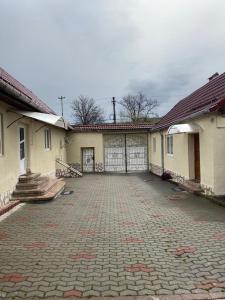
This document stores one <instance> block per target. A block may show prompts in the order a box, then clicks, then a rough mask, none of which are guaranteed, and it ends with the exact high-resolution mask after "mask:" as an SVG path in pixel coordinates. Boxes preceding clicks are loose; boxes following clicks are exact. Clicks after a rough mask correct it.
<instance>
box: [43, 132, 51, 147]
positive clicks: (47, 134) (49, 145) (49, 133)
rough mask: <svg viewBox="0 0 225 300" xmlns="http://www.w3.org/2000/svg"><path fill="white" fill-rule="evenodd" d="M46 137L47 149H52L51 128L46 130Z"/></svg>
mask: <svg viewBox="0 0 225 300" xmlns="http://www.w3.org/2000/svg"><path fill="white" fill-rule="evenodd" d="M44 137H45V149H49V150H50V149H51V142H52V141H51V130H50V129H49V128H45V130H44Z"/></svg>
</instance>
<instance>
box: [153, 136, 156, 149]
mask: <svg viewBox="0 0 225 300" xmlns="http://www.w3.org/2000/svg"><path fill="white" fill-rule="evenodd" d="M153 152H156V138H155V137H154V138H153Z"/></svg>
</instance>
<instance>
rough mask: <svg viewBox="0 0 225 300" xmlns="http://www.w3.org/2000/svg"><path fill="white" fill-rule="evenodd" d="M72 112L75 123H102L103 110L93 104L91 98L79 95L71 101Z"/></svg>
mask: <svg viewBox="0 0 225 300" xmlns="http://www.w3.org/2000/svg"><path fill="white" fill-rule="evenodd" d="M72 114H73V117H74V120H75V123H77V124H83V125H87V124H98V123H104V113H103V110H102V109H101V108H100V107H99V106H98V105H96V104H95V101H94V99H93V98H89V97H87V96H83V95H80V96H79V97H78V98H77V99H75V100H74V101H73V103H72Z"/></svg>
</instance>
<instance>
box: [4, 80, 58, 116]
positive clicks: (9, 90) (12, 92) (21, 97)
mask: <svg viewBox="0 0 225 300" xmlns="http://www.w3.org/2000/svg"><path fill="white" fill-rule="evenodd" d="M0 90H1V91H3V92H4V93H5V94H7V95H9V96H10V97H12V98H14V99H15V100H17V101H18V102H22V103H24V104H25V105H27V106H28V107H29V108H30V109H31V110H32V109H35V110H36V111H38V112H41V113H47V112H46V111H45V110H44V109H42V108H40V107H39V106H38V105H36V104H35V103H33V102H32V99H31V98H29V97H28V96H26V95H25V94H23V93H21V92H20V91H18V90H17V89H16V88H15V87H13V86H12V85H10V84H8V83H7V82H6V81H4V80H3V79H1V78H0ZM53 113H54V114H55V112H54V111H52V114H53Z"/></svg>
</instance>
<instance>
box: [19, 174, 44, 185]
mask: <svg viewBox="0 0 225 300" xmlns="http://www.w3.org/2000/svg"><path fill="white" fill-rule="evenodd" d="M40 175H41V174H40V173H31V174H24V175H20V177H19V182H21V183H26V182H30V181H32V180H35V179H37V178H38V177H40Z"/></svg>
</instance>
